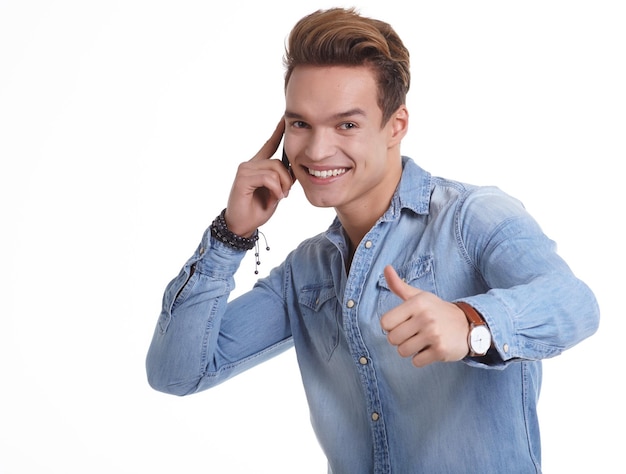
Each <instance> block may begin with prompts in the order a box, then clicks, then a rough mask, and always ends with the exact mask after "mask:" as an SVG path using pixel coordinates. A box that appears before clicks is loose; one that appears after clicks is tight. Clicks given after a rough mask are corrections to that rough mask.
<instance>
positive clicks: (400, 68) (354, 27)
mask: <svg viewBox="0 0 626 474" xmlns="http://www.w3.org/2000/svg"><path fill="white" fill-rule="evenodd" d="M283 63H284V65H285V67H286V72H285V87H287V84H288V82H289V78H290V77H291V74H292V72H293V70H294V68H295V67H297V66H300V65H311V66H368V67H371V68H372V69H373V71H374V72H375V74H376V77H377V84H378V105H379V107H380V109H381V110H382V112H383V123H382V125H384V124H385V123H387V121H388V120H389V118H390V117H391V115H392V114H393V113H394V112H395V111H396V110H397V109H398V107H400V106H401V105H403V104H404V103H405V101H406V94H407V92H408V91H409V86H410V82H411V73H410V70H409V66H410V64H409V51H408V50H407V49H406V47H405V46H404V44H403V43H402V40H401V39H400V37H399V36H398V34H397V33H396V32H395V31H394V30H393V28H392V27H391V26H390V25H389V24H388V23H385V22H383V21H379V20H375V19H372V18H367V17H364V16H361V15H360V14H358V13H357V12H356V11H355V10H354V9H352V8H350V9H343V8H331V9H329V10H318V11H316V12H314V13H311V14H310V15H307V16H305V17H304V18H302V19H301V20H300V21H298V23H296V25H295V26H294V27H293V29H292V30H291V33H290V35H289V39H288V42H287V47H286V51H285V56H284V58H283Z"/></svg>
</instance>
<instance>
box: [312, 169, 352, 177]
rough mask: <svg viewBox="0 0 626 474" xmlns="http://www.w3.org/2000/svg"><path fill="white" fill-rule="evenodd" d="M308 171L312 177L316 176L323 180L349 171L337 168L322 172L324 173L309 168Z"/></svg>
mask: <svg viewBox="0 0 626 474" xmlns="http://www.w3.org/2000/svg"><path fill="white" fill-rule="evenodd" d="M308 170H309V174H310V175H311V176H315V177H316V178H321V179H324V178H333V177H335V176H339V175H342V174H344V173H345V172H346V171H348V170H347V168H337V169H334V170H322V171H320V170H314V169H311V168H309V169H308Z"/></svg>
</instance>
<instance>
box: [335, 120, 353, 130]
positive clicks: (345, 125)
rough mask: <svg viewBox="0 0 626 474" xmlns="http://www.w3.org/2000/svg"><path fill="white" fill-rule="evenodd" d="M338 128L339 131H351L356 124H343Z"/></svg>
mask: <svg viewBox="0 0 626 474" xmlns="http://www.w3.org/2000/svg"><path fill="white" fill-rule="evenodd" d="M339 128H340V129H341V130H352V129H353V128H356V123H354V122H344V123H342V124H341V125H339Z"/></svg>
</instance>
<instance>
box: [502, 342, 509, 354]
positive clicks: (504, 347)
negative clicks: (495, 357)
mask: <svg viewBox="0 0 626 474" xmlns="http://www.w3.org/2000/svg"><path fill="white" fill-rule="evenodd" d="M502 349H503V350H504V352H506V353H508V352H509V345H508V344H505V345H503V346H502Z"/></svg>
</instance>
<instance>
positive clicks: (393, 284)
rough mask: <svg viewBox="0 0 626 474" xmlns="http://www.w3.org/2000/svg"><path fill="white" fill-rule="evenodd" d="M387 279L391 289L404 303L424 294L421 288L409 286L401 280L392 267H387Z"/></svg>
mask: <svg viewBox="0 0 626 474" xmlns="http://www.w3.org/2000/svg"><path fill="white" fill-rule="evenodd" d="M385 279H386V280H387V284H388V285H389V289H390V290H391V291H392V292H393V293H394V294H395V295H397V296H399V297H400V298H402V299H403V300H404V301H406V300H408V299H409V298H411V297H413V296H415V295H418V294H420V293H421V292H422V290H420V289H419V288H415V287H413V286H411V285H409V284H408V283H407V282H405V281H404V280H403V279H402V278H400V277H399V276H398V273H397V272H396V271H395V269H394V268H393V267H392V266H391V265H387V266H386V267H385Z"/></svg>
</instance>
